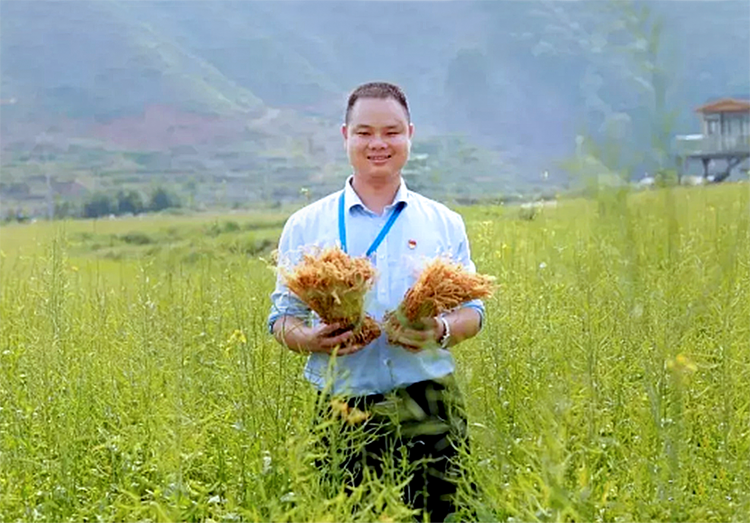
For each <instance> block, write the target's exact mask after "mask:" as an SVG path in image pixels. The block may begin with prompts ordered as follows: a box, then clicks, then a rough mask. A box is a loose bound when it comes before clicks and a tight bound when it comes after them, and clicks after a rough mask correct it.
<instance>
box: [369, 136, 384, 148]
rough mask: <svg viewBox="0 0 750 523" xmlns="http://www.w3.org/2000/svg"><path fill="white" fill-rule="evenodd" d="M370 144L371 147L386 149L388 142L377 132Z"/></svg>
mask: <svg viewBox="0 0 750 523" xmlns="http://www.w3.org/2000/svg"><path fill="white" fill-rule="evenodd" d="M368 146H369V148H370V149H385V147H386V143H385V140H383V138H382V137H381V136H380V135H379V134H376V135H375V136H373V137H372V140H370V143H369V144H368Z"/></svg>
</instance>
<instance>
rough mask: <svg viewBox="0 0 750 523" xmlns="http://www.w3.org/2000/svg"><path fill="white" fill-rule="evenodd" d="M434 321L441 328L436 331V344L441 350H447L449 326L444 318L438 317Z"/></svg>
mask: <svg viewBox="0 0 750 523" xmlns="http://www.w3.org/2000/svg"><path fill="white" fill-rule="evenodd" d="M436 319H437V321H438V324H440V325H441V326H442V328H441V329H439V330H438V334H439V335H438V339H437V343H438V345H439V346H440V348H441V349H447V348H448V345H449V344H450V340H451V325H450V323H448V320H447V319H446V318H445V317H444V316H438V317H437V318H436Z"/></svg>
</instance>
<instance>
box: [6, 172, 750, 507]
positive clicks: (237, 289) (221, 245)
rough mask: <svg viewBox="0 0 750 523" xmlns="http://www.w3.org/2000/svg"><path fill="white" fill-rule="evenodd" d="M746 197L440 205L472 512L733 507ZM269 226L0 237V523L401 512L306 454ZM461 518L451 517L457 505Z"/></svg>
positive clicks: (746, 453)
mask: <svg viewBox="0 0 750 523" xmlns="http://www.w3.org/2000/svg"><path fill="white" fill-rule="evenodd" d="M749 189H750V186H748V184H734V185H725V186H715V187H713V186H712V187H702V188H692V189H685V188H674V189H664V190H659V191H651V192H644V193H638V194H627V193H625V192H620V193H617V192H613V193H602V194H600V195H599V197H598V198H595V199H591V200H575V201H572V200H563V201H561V202H559V205H558V206H557V207H556V208H546V209H544V210H543V211H541V212H539V213H537V215H536V216H535V217H534V219H531V220H529V219H522V216H521V214H520V213H519V210H518V208H513V207H507V208H506V207H471V208H463V209H460V211H461V212H462V214H463V215H464V217H465V219H466V222H467V228H468V231H469V235H470V238H471V241H472V250H473V253H472V254H473V258H474V260H475V262H476V264H477V268H478V270H479V271H481V272H484V273H489V274H493V275H495V276H496V277H497V278H498V282H499V291H498V293H497V294H496V295H495V296H494V297H493V298H492V299H491V300H489V301H488V302H487V311H488V318H487V323H486V327H485V328H484V330H483V332H482V333H481V334H480V335H479V336H478V337H477V338H475V339H474V340H471V341H469V342H467V343H465V344H463V345H461V346H459V347H457V348H456V349H455V354H456V358H457V360H458V364H459V375H458V377H459V381H460V383H461V386H462V389H463V393H464V396H465V398H466V400H467V403H468V407H469V417H470V420H469V421H470V431H471V436H472V444H473V452H472V454H471V457H470V460H469V462H470V468H471V470H470V472H471V474H472V476H473V477H474V478H475V480H476V483H477V485H478V487H479V494H478V495H477V494H474V493H472V492H469V491H468V490H465V491H464V493H463V494H464V495H463V496H462V500H463V503H464V505H465V507H464V509H465V511H466V512H465V514H469V513H473V514H474V515H475V516H476V517H477V518H479V519H480V520H482V521H488V520H498V521H515V522H517V521H623V522H625V521H746V520H747V519H748V518H749V517H750V466H749V464H750V393H748V384H750V190H749ZM284 218H285V215H283V214H278V215H270V214H267V215H261V214H250V213H246V214H238V215H224V216H208V217H203V216H196V217H155V218H143V219H129V220H112V221H108V220H100V221H95V222H83V221H80V222H53V223H43V222H39V223H34V224H27V225H12V226H4V227H2V228H0V295H1V296H0V521H121V520H127V521H135V520H138V521H149V520H150V521H178V520H200V521H209V520H211V521H382V522H387V521H408V520H409V518H410V515H409V512H408V510H407V508H406V507H404V506H402V505H401V503H400V501H399V495H398V482H399V480H403V478H404V474H408V468H405V467H402V469H401V470H400V471H396V473H395V474H394V475H393V477H389V478H385V479H382V480H373V483H372V484H370V485H369V487H372V488H365V487H363V488H361V489H359V490H357V491H356V492H354V493H353V494H351V495H347V494H345V493H344V492H343V491H339V492H338V493H337V492H332V491H331V486H330V485H321V484H319V481H318V476H316V474H315V471H314V470H313V468H312V466H311V462H312V457H313V456H312V447H311V445H310V441H311V438H312V434H313V433H314V432H315V431H314V430H313V429H314V428H315V427H313V415H314V412H315V398H316V396H315V394H314V393H313V391H312V390H311V388H310V387H309V386H308V385H307V384H306V382H305V381H304V380H303V378H302V377H301V370H302V366H303V364H304V358H303V357H301V356H298V355H295V354H293V353H291V352H289V351H286V350H282V349H281V348H280V347H279V346H278V345H277V344H276V343H275V342H274V340H273V339H272V338H271V337H270V336H269V335H268V334H267V331H266V327H265V321H266V316H267V312H268V307H269V299H268V295H269V293H270V292H271V290H272V287H273V282H274V273H273V270H272V269H273V268H272V267H271V266H270V265H269V262H268V260H270V252H271V250H272V249H273V246H274V243H275V241H276V239H277V237H278V234H279V232H280V228H281V226H282V224H283V222H284ZM465 514H464V516H463V517H466V516H465Z"/></svg>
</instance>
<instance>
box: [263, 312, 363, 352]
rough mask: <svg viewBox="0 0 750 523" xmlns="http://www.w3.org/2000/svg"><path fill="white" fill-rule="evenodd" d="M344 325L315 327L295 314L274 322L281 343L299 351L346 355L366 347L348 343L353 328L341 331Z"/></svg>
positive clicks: (274, 333) (320, 325)
mask: <svg viewBox="0 0 750 523" xmlns="http://www.w3.org/2000/svg"><path fill="white" fill-rule="evenodd" d="M343 328H345V326H344V325H342V324H338V323H334V324H332V325H325V324H322V323H321V324H319V325H315V326H314V327H309V326H307V325H305V322H304V321H302V320H301V319H299V318H295V317H294V316H282V317H281V318H279V319H278V320H276V323H274V324H273V335H274V337H275V338H276V339H277V340H278V341H279V343H281V344H283V345H286V346H287V347H289V348H290V349H291V350H293V351H297V352H323V353H326V354H334V353H335V354H336V355H338V356H346V355H347V354H353V353H355V352H357V351H360V350H362V349H363V348H364V346H361V345H346V342H347V340H348V339H349V338H351V337H352V329H348V330H346V331H344V332H341V329H343Z"/></svg>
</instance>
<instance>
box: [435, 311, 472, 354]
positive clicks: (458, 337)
mask: <svg viewBox="0 0 750 523" xmlns="http://www.w3.org/2000/svg"><path fill="white" fill-rule="evenodd" d="M443 317H444V318H445V320H446V321H447V322H448V324H449V325H450V338H449V339H448V346H453V345H457V344H458V343H461V342H462V341H464V340H468V339H469V338H473V337H474V336H476V335H477V334H478V333H479V330H480V329H481V328H482V317H481V315H480V314H479V311H477V310H476V309H473V308H471V307H462V308H460V309H456V310H454V311H451V312H449V313H448V314H446V315H445V316H443ZM440 330H441V336H442V328H441V329H440Z"/></svg>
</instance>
